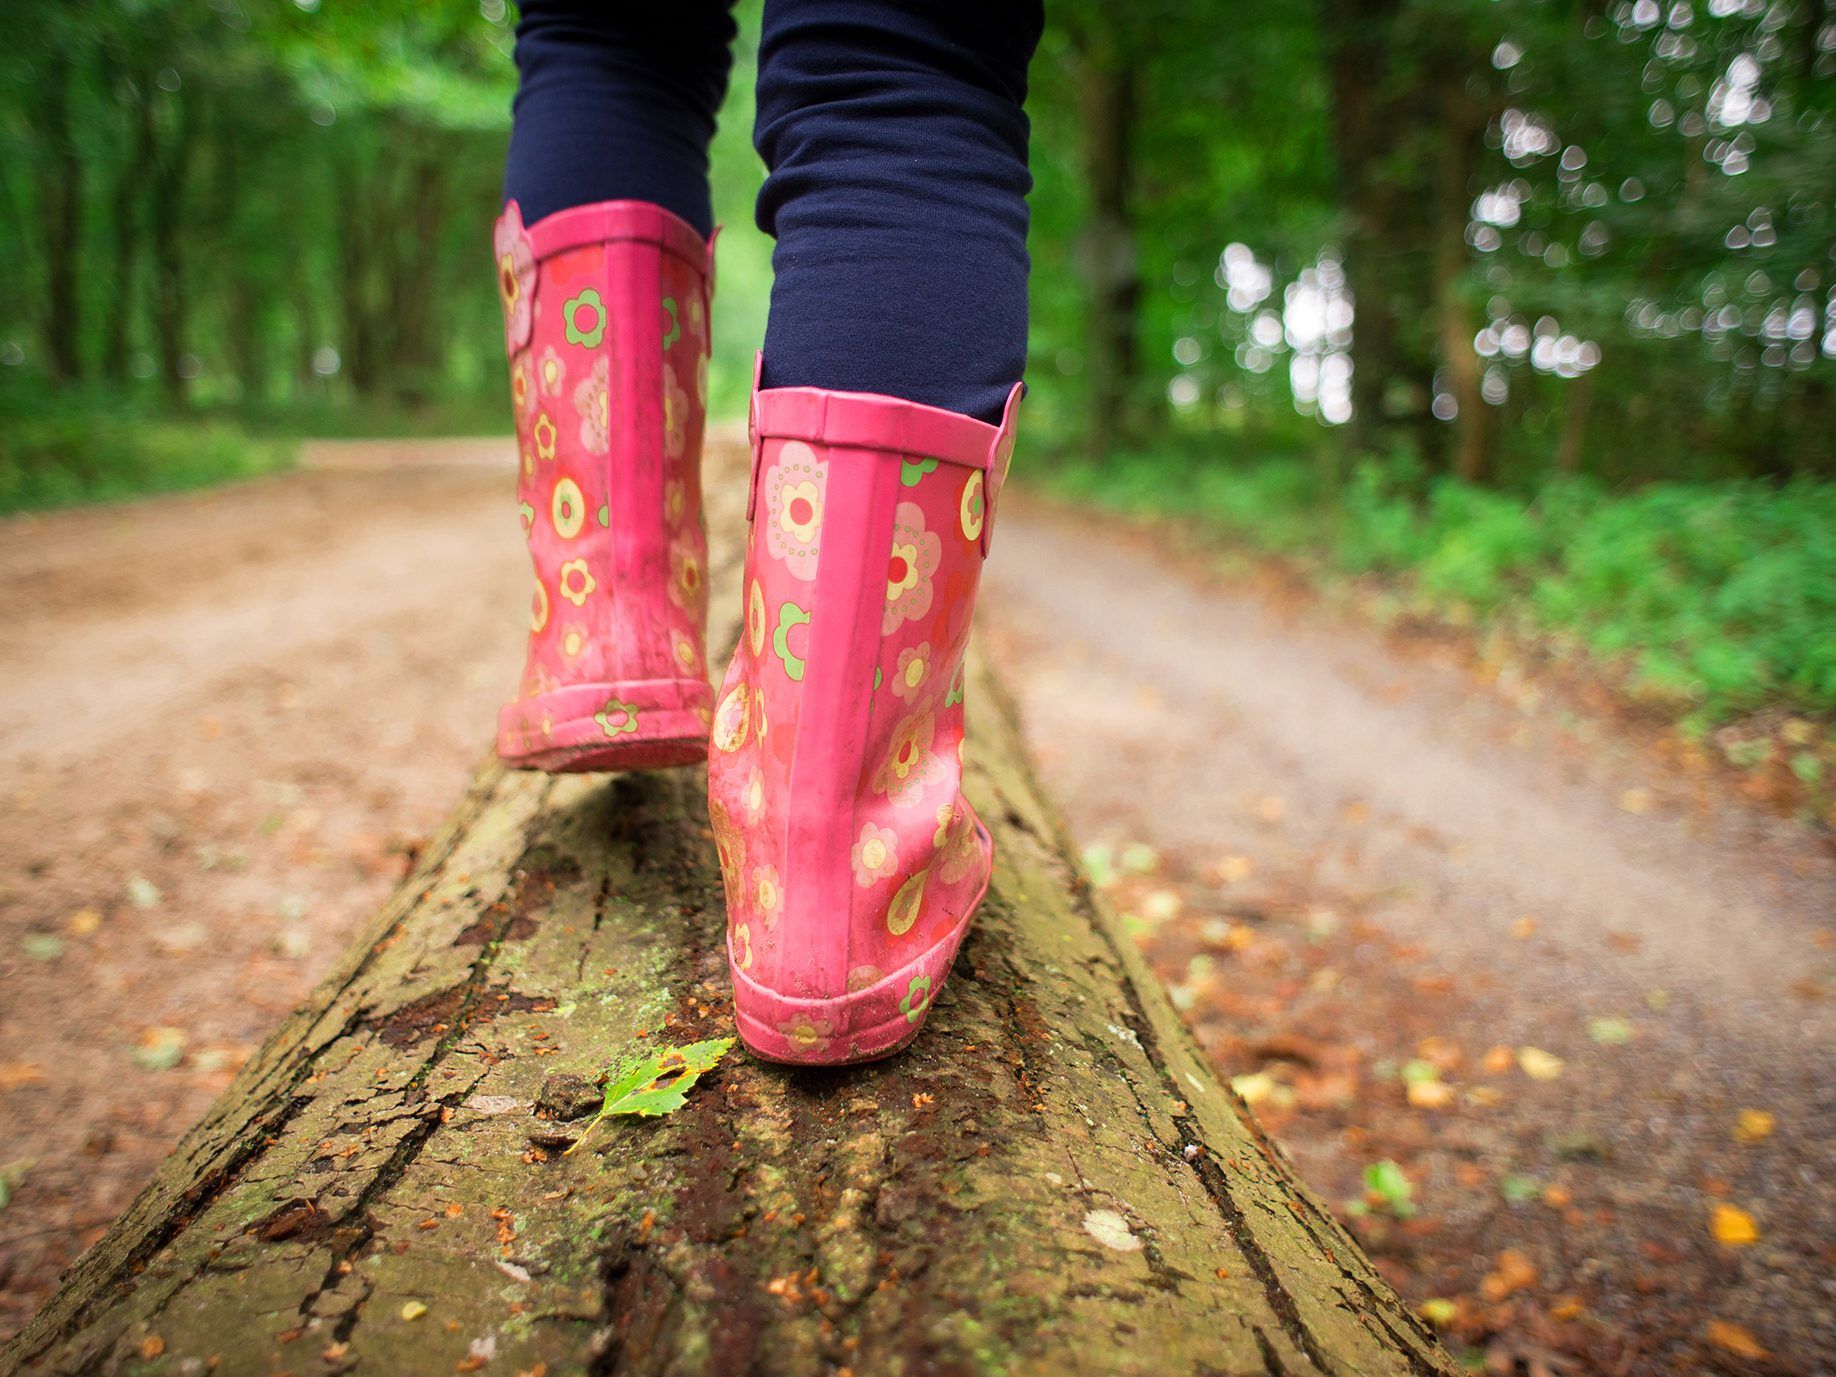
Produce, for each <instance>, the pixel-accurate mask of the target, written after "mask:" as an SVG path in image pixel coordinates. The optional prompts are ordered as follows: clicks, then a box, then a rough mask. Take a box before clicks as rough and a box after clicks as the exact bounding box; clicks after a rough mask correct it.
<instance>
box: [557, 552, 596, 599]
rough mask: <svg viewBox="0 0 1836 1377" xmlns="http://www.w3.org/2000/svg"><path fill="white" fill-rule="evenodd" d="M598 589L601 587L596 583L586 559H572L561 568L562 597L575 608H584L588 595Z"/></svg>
mask: <svg viewBox="0 0 1836 1377" xmlns="http://www.w3.org/2000/svg"><path fill="white" fill-rule="evenodd" d="M597 587H599V585H598V584H597V583H596V582H594V580H593V574H592V571H590V570H589V569H588V568H587V562H586V561H585V560H584V559H570V560H569V561H568V562H567V563H566V564H563V565H562V566H561V596H562V597H564V598H566V599H567V600H568V601H569V602H571V603H573V604H574V606H575V607H582V606H584V605H585V604H586V600H587V594H589V593H591V592H592V591H593V590H594V589H595V588H597Z"/></svg>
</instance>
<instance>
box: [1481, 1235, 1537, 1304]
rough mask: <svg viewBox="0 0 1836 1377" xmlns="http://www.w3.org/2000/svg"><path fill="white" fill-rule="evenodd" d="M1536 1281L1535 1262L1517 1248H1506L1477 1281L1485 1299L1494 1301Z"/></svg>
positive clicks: (1532, 1284)
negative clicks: (1482, 1277) (1490, 1268)
mask: <svg viewBox="0 0 1836 1377" xmlns="http://www.w3.org/2000/svg"><path fill="white" fill-rule="evenodd" d="M1536 1282H1537V1270H1536V1264H1535V1263H1533V1262H1531V1261H1530V1259H1529V1258H1528V1257H1527V1256H1526V1255H1525V1254H1523V1253H1520V1252H1519V1251H1518V1250H1517V1249H1515V1248H1506V1249H1505V1250H1504V1251H1503V1252H1502V1253H1500V1254H1499V1255H1498V1260H1497V1262H1496V1263H1495V1264H1494V1266H1493V1268H1492V1270H1491V1271H1490V1272H1487V1273H1486V1274H1485V1277H1484V1279H1483V1280H1482V1281H1481V1282H1480V1283H1479V1290H1480V1293H1481V1294H1482V1295H1483V1296H1484V1297H1485V1298H1486V1299H1487V1300H1489V1301H1494V1302H1496V1301H1501V1300H1504V1299H1505V1298H1506V1297H1507V1296H1514V1295H1516V1294H1517V1293H1518V1292H1519V1291H1522V1290H1524V1289H1525V1288H1526V1287H1530V1286H1535V1285H1536Z"/></svg>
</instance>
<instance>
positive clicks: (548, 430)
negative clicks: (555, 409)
mask: <svg viewBox="0 0 1836 1377" xmlns="http://www.w3.org/2000/svg"><path fill="white" fill-rule="evenodd" d="M531 434H532V437H533V438H534V440H535V452H536V458H538V459H553V458H554V457H555V423H554V422H553V421H551V420H550V419H549V418H548V413H547V412H546V411H543V412H539V413H538V414H537V415H536V418H535V430H534V431H533V432H531Z"/></svg>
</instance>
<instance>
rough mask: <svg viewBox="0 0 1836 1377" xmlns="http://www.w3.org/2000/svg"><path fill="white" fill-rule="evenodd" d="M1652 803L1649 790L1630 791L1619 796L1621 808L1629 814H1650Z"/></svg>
mask: <svg viewBox="0 0 1836 1377" xmlns="http://www.w3.org/2000/svg"><path fill="white" fill-rule="evenodd" d="M1652 801H1653V795H1652V793H1651V791H1650V790H1649V789H1628V790H1626V791H1625V793H1623V794H1621V795H1620V796H1619V807H1620V809H1621V811H1623V812H1627V813H1649V812H1650V811H1651V804H1652Z"/></svg>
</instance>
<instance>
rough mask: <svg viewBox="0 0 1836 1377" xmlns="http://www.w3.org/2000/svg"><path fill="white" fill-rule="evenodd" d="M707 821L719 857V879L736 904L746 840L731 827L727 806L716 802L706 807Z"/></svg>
mask: <svg viewBox="0 0 1836 1377" xmlns="http://www.w3.org/2000/svg"><path fill="white" fill-rule="evenodd" d="M708 821H709V823H710V824H712V826H713V828H714V850H715V853H716V854H717V855H718V856H719V857H720V874H721V879H722V880H723V881H725V883H726V885H727V894H728V896H729V898H731V899H732V900H733V902H734V903H738V902H739V889H740V875H741V874H742V873H743V872H744V871H745V869H746V838H745V837H744V836H743V835H742V834H741V833H740V830H739V828H737V827H735V826H734V825H733V815H732V814H731V813H729V812H728V811H727V805H726V804H724V803H721V802H719V801H718V800H716V801H715V802H712V803H710V804H709V805H708Z"/></svg>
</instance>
